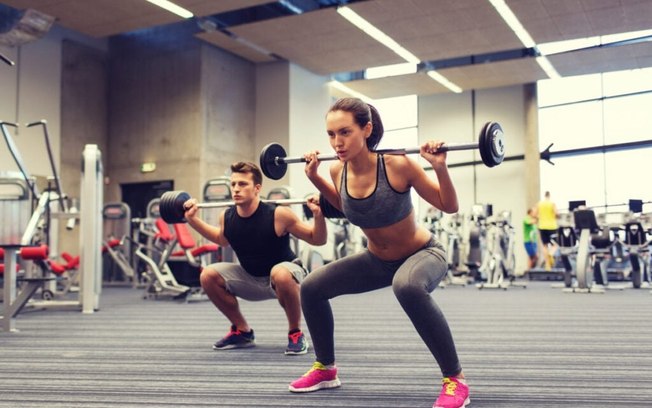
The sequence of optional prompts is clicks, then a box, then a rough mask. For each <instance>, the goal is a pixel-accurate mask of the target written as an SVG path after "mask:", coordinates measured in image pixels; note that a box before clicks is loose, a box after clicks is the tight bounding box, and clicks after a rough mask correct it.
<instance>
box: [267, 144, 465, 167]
mask: <svg viewBox="0 0 652 408" xmlns="http://www.w3.org/2000/svg"><path fill="white" fill-rule="evenodd" d="M477 148H478V143H460V144H450V145H448V144H444V145H442V146H441V147H440V148H439V151H441V152H447V151H451V150H473V149H477ZM374 152H375V153H381V154H395V155H401V154H417V153H420V152H421V147H412V148H407V149H378V150H375V151H374ZM317 160H319V161H328V160H337V155H334V154H332V155H317ZM305 161H306V159H305V157H278V156H276V157H274V162H275V163H276V164H278V163H287V164H290V163H303V162H305Z"/></svg>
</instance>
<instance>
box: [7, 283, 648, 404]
mask: <svg viewBox="0 0 652 408" xmlns="http://www.w3.org/2000/svg"><path fill="white" fill-rule="evenodd" d="M141 295H142V292H141V291H139V290H137V289H132V288H117V287H110V288H104V290H103V292H102V297H101V308H100V310H99V311H98V312H96V313H94V314H82V313H80V312H75V311H69V310H68V311H63V310H59V311H57V310H26V311H24V312H22V313H21V314H20V315H18V317H17V321H16V327H17V328H18V330H19V331H18V332H14V333H3V332H0V407H12V408H13V407H209V406H210V407H387V408H397V407H424V408H427V407H431V406H432V403H433V401H434V400H435V398H436V396H437V394H438V392H439V381H440V373H439V371H438V368H437V365H436V364H435V363H434V360H433V358H432V357H431V356H430V354H429V353H428V351H427V349H426V348H425V346H424V345H423V344H422V342H421V341H420V339H419V338H418V336H417V334H416V331H415V330H414V328H413V327H412V326H411V325H410V323H409V321H408V320H407V317H406V316H405V315H404V314H403V312H402V310H401V309H400V307H399V306H398V304H397V302H396V300H395V299H394V297H393V295H392V292H391V290H390V289H383V290H379V291H375V292H371V293H366V294H361V295H355V296H344V297H341V298H337V299H334V300H333V301H332V305H333V309H334V313H335V316H336V351H337V364H338V367H339V376H340V379H341V380H342V384H343V385H342V387H341V388H338V389H333V390H324V391H320V392H317V393H310V394H291V393H289V392H288V390H287V386H288V383H289V382H290V381H291V380H293V379H294V378H296V377H298V376H300V375H302V374H303V373H304V372H305V371H306V370H308V369H309V368H310V366H311V364H312V362H313V355H312V353H309V354H307V355H304V356H291V357H290V356H285V355H284V354H283V351H284V349H285V345H286V329H287V328H286V321H285V317H284V314H283V312H282V310H281V308H280V307H279V306H278V305H277V303H276V302H275V301H265V302H242V303H241V306H242V309H243V311H244V313H245V315H246V316H247V317H248V319H249V322H250V324H251V325H252V327H253V328H254V330H255V331H256V339H257V347H256V348H253V349H246V350H230V351H213V350H212V349H211V345H212V343H213V342H214V341H215V340H216V339H218V338H219V337H221V336H223V335H224V334H225V333H226V331H227V329H228V324H227V321H226V320H225V319H224V317H222V316H221V315H220V314H218V313H217V312H216V311H215V309H213V307H212V305H211V304H210V303H208V302H193V303H183V302H178V301H173V300H145V299H143V298H142V296H141ZM433 296H434V297H435V299H436V300H437V302H438V303H439V305H440V306H441V308H442V309H443V310H444V312H445V314H446V316H447V318H448V320H449V323H450V325H451V328H452V330H453V334H454V337H455V339H456V344H457V348H458V352H459V355H460V358H461V361H462V365H463V367H464V371H465V373H466V375H467V379H468V381H469V384H470V387H471V405H470V407H510V408H511V407H513V408H516V407H566V406H568V407H592V408H596V407H621V406H622V407H625V406H626V407H650V406H652V324H651V323H650V316H651V315H652V295H651V294H650V291H649V290H632V289H629V290H624V291H608V292H607V293H604V294H569V293H562V292H561V290H559V289H552V288H551V287H550V284H549V283H546V282H530V284H529V286H528V288H527V289H522V288H516V287H512V288H510V289H509V290H506V291H502V290H500V291H498V290H486V289H485V290H478V289H476V288H474V287H446V288H443V289H437V290H436V291H435V292H434V293H433Z"/></svg>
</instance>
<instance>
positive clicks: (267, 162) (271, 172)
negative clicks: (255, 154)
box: [260, 143, 288, 180]
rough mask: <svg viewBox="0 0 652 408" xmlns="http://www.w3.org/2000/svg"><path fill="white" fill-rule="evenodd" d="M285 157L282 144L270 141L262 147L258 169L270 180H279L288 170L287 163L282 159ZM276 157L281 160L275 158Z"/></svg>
mask: <svg viewBox="0 0 652 408" xmlns="http://www.w3.org/2000/svg"><path fill="white" fill-rule="evenodd" d="M286 157H287V153H286V152H285V149H284V148H283V146H281V145H280V144H278V143H270V144H268V145H267V146H265V147H263V150H262V151H261V152H260V170H261V171H262V172H263V174H264V175H265V177H268V178H271V179H272V180H280V179H281V178H283V176H285V173H286V172H287V170H288V165H287V163H285V161H283V160H282V159H285V158H286ZM277 158H279V159H281V160H277Z"/></svg>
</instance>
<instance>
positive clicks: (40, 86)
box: [0, 25, 106, 177]
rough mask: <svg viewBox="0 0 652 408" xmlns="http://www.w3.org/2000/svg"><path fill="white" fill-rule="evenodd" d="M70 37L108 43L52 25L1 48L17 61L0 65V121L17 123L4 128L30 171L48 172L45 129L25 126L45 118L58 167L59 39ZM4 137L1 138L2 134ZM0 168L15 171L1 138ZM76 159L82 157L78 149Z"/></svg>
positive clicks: (35, 173)
mask: <svg viewBox="0 0 652 408" xmlns="http://www.w3.org/2000/svg"><path fill="white" fill-rule="evenodd" d="M64 39H74V40H75V41H78V42H82V43H85V44H88V45H91V46H94V47H97V48H101V49H104V48H105V47H106V42H104V41H100V40H92V39H89V38H87V37H85V36H83V35H80V34H77V33H74V32H71V31H69V30H65V29H63V28H60V27H58V26H56V25H55V26H54V27H53V28H52V29H51V30H50V31H49V32H48V33H47V34H46V35H45V36H44V37H43V38H41V39H38V40H36V41H33V42H30V43H27V44H23V45H21V46H19V47H13V48H8V47H5V46H0V52H2V53H3V54H4V55H6V56H7V57H9V58H10V59H11V60H13V61H14V62H15V63H16V65H15V66H13V67H10V66H9V65H6V64H1V65H0V84H2V85H1V86H0V92H1V94H0V120H2V121H5V122H12V123H17V124H19V128H18V129H17V130H14V129H13V128H8V129H9V131H10V133H11V135H12V136H13V139H14V141H15V143H16V146H17V148H18V150H19V151H20V155H21V156H22V159H23V162H24V164H25V167H26V170H27V171H28V172H29V173H30V174H31V175H32V176H42V177H47V176H50V175H51V174H52V170H51V166H50V163H49V161H48V156H47V150H46V148H45V139H44V136H43V128H42V127H41V126H37V127H33V128H27V127H26V125H27V123H30V122H35V121H39V120H41V119H45V120H46V121H47V130H48V134H49V137H50V143H51V147H52V154H53V157H54V160H55V162H56V166H57V171H59V169H60V146H61V44H62V41H63V40H64ZM3 139H4V138H3ZM0 145H2V146H3V148H0V171H18V167H17V166H16V164H15V162H14V160H13V159H12V158H11V155H10V154H9V151H8V149H7V148H6V145H5V142H4V140H2V142H1V143H0ZM79 154H80V160H81V152H80V153H79Z"/></svg>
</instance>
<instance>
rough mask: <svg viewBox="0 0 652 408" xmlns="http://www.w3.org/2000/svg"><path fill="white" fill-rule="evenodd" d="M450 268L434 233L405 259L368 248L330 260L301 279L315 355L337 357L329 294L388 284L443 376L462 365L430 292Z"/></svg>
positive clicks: (327, 359)
mask: <svg viewBox="0 0 652 408" xmlns="http://www.w3.org/2000/svg"><path fill="white" fill-rule="evenodd" d="M447 269H448V264H447V262H446V254H445V251H444V249H443V247H442V246H441V244H440V243H438V242H436V241H435V239H434V238H433V239H432V240H431V241H430V242H429V243H428V244H427V245H426V246H425V247H424V248H423V249H421V250H419V251H417V252H416V253H414V254H413V255H411V256H409V257H408V258H405V259H400V260H397V261H383V260H381V259H379V258H377V257H376V256H374V255H373V254H371V253H370V252H369V251H368V250H364V251H362V252H360V253H357V254H354V255H350V256H347V257H345V258H342V259H339V260H337V261H333V262H331V263H329V264H327V265H324V266H323V267H321V268H319V269H317V270H315V271H313V272H312V273H310V274H309V275H308V276H307V277H306V279H305V280H304V281H303V283H302V284H301V306H302V309H303V314H304V317H305V319H306V323H307V325H308V329H309V330H310V337H311V338H312V342H313V347H314V349H315V355H316V359H317V361H319V362H320V363H322V364H324V365H327V364H333V363H335V341H334V321H333V312H332V310H331V306H330V302H329V300H330V299H332V298H334V297H337V296H340V295H346V294H353V293H364V292H369V291H372V290H375V289H380V288H384V287H387V286H389V285H391V286H392V289H393V290H394V295H395V296H396V298H397V299H398V301H399V303H400V304H401V307H403V310H404V311H405V313H406V314H407V315H408V317H409V318H410V320H411V321H412V324H413V325H414V327H415V328H416V330H417V332H418V333H419V335H420V336H421V338H422V339H423V341H424V342H425V344H426V346H428V349H430V352H431V353H432V355H433V356H434V357H435V360H437V363H438V364H439V368H440V369H441V371H442V374H443V375H444V376H445V377H451V376H455V375H458V374H459V373H460V372H461V371H462V367H461V365H460V362H459V359H458V357H457V351H456V349H455V343H454V342H453V336H452V334H451V331H450V328H449V327H448V323H447V322H446V318H445V317H444V315H443V313H442V312H441V310H440V309H439V307H438V306H437V304H436V303H435V301H434V299H433V298H432V296H430V293H431V292H432V291H433V290H435V288H436V287H437V285H438V284H439V282H440V281H441V280H442V279H443V278H444V276H445V275H446V272H447Z"/></svg>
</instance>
